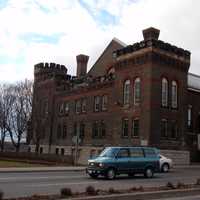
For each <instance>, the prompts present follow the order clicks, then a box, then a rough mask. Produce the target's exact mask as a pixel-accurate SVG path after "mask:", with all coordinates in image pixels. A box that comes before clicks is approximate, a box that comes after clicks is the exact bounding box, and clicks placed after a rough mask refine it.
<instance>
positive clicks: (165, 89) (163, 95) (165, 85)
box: [161, 78, 168, 107]
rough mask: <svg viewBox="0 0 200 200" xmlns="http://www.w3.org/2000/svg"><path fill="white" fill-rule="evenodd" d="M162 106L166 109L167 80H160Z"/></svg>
mask: <svg viewBox="0 0 200 200" xmlns="http://www.w3.org/2000/svg"><path fill="white" fill-rule="evenodd" d="M161 95H162V97H161V98H162V106H163V107H167V106H168V80H167V79H166V78H162V91H161Z"/></svg>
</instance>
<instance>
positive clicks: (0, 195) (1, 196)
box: [0, 190, 4, 200]
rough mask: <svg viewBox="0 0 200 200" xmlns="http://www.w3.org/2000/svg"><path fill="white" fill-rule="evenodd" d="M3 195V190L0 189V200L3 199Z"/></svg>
mask: <svg viewBox="0 0 200 200" xmlns="http://www.w3.org/2000/svg"><path fill="white" fill-rule="evenodd" d="M3 195H4V193H3V191H2V190H0V200H2V199H3Z"/></svg>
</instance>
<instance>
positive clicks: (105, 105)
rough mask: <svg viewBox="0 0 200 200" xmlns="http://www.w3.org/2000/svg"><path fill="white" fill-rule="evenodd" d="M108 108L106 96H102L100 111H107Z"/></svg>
mask: <svg viewBox="0 0 200 200" xmlns="http://www.w3.org/2000/svg"><path fill="white" fill-rule="evenodd" d="M107 106H108V96H107V95H103V97H102V110H107V109H108V108H107Z"/></svg>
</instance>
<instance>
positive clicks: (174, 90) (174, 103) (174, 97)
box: [172, 81, 178, 108]
mask: <svg viewBox="0 0 200 200" xmlns="http://www.w3.org/2000/svg"><path fill="white" fill-rule="evenodd" d="M177 107H178V87H177V83H176V81H172V108H177Z"/></svg>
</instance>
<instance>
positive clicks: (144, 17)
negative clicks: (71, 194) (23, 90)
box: [0, 0, 200, 81]
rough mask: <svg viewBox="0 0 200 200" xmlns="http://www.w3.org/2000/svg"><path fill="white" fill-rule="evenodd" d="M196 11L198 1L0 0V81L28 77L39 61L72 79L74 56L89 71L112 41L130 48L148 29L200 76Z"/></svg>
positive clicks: (198, 16) (199, 32) (199, 28)
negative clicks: (183, 54) (187, 55)
mask: <svg viewBox="0 0 200 200" xmlns="http://www.w3.org/2000/svg"><path fill="white" fill-rule="evenodd" d="M199 9H200V1H199V0H0V81H16V80H21V79H24V78H29V79H30V78H33V66H34V64H36V63H38V62H56V63H59V64H64V65H66V66H67V68H68V72H69V73H70V74H75V72H76V59H75V56H76V55H78V54H80V53H83V54H87V55H89V56H90V60H89V66H88V68H90V67H91V66H92V64H93V63H94V62H95V60H96V59H97V57H98V56H99V55H100V54H101V52H102V51H103V50H104V48H105V47H106V45H107V44H108V43H109V42H110V41H111V40H112V38H113V37H117V38H118V39H120V40H121V41H123V42H125V43H126V44H133V43H134V42H137V41H140V40H142V39H143V38H142V30H143V29H145V28H148V27H150V26H153V27H155V28H158V29H160V30H161V33H160V39H161V40H164V41H166V42H169V43H172V44H173V45H176V46H179V47H182V48H184V49H187V50H190V51H191V53H192V57H191V67H190V72H193V73H197V74H200V11H199Z"/></svg>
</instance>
